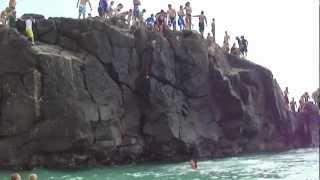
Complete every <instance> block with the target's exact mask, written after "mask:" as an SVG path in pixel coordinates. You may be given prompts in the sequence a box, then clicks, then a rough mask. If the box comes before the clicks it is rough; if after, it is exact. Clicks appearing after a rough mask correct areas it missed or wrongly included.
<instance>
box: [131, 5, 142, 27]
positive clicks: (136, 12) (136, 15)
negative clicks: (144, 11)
mask: <svg viewBox="0 0 320 180" xmlns="http://www.w3.org/2000/svg"><path fill="white" fill-rule="evenodd" d="M140 5H141V1H140V0H133V23H134V24H135V23H136V22H137V21H139V16H140V10H139V6H140Z"/></svg>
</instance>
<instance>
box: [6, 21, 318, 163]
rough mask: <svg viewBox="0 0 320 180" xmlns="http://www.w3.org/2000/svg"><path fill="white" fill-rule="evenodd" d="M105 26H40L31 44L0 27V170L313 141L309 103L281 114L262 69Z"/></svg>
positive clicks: (191, 38) (188, 35) (190, 36)
mask: <svg viewBox="0 0 320 180" xmlns="http://www.w3.org/2000/svg"><path fill="white" fill-rule="evenodd" d="M110 23H111V24H114V25H119V22H118V21H112V22H110ZM111 24H106V23H105V22H104V21H103V20H101V19H99V18H95V19H90V20H85V21H80V20H74V19H66V18H50V19H48V20H43V19H42V20H39V21H38V22H37V23H36V24H35V26H36V31H37V32H36V34H37V39H38V40H39V41H40V42H38V43H37V45H35V46H31V44H30V43H29V42H28V41H27V39H26V38H25V37H24V36H23V35H21V34H19V33H17V32H16V31H13V30H9V29H7V28H4V27H1V28H0V52H1V53H0V103H1V106H0V166H1V167H15V166H18V167H28V166H47V167H67V168H70V167H77V166H81V165H94V164H105V165H108V164H115V163H116V164H118V163H119V164H121V163H129V162H133V161H135V162H140V161H151V160H183V159H187V158H190V157H199V158H210V157H222V156H230V155H236V154H239V153H249V152H261V151H279V150H286V149H289V148H293V147H307V146H310V145H311V144H315V142H316V141H315V138H313V137H315V136H314V132H315V130H312V128H313V127H317V128H318V124H317V123H309V122H311V121H312V120H314V119H315V117H316V114H315V113H311V112H309V110H310V111H312V112H314V111H316V110H314V108H316V107H314V106H312V105H310V107H308V108H307V107H306V108H307V109H308V111H307V110H306V111H305V112H304V113H300V114H292V113H288V112H286V111H285V109H284V106H283V104H284V102H283V100H282V99H283V98H282V95H281V89H280V88H279V86H278V84H277V82H276V81H275V80H274V79H273V75H272V73H271V72H270V71H269V70H267V69H265V68H263V67H261V66H258V65H256V64H254V63H251V62H249V61H246V60H242V59H239V58H237V57H234V56H230V55H225V54H223V53H222V51H221V49H220V48H218V47H216V48H215V49H214V48H212V47H211V50H210V52H208V47H207V43H206V42H205V41H203V40H202V39H201V37H200V36H199V35H198V34H196V33H194V32H189V31H185V32H182V33H181V32H166V33H165V35H164V36H161V35H160V34H158V33H154V32H146V31H145V30H144V29H138V30H136V31H135V32H134V33H133V34H131V33H130V32H129V30H128V29H123V28H120V27H117V26H114V25H111ZM120 24H121V23H120ZM121 27H125V26H122V25H121ZM209 49H210V48H209ZM147 76H149V78H147ZM311 124H312V125H311ZM311 126H312V127H311ZM310 127H311V130H310Z"/></svg>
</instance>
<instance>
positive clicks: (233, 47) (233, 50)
mask: <svg viewBox="0 0 320 180" xmlns="http://www.w3.org/2000/svg"><path fill="white" fill-rule="evenodd" d="M230 54H232V55H235V56H236V55H238V53H237V47H236V43H233V45H232V47H231V50H230Z"/></svg>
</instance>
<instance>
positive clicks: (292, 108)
mask: <svg viewBox="0 0 320 180" xmlns="http://www.w3.org/2000/svg"><path fill="white" fill-rule="evenodd" d="M296 108H297V102H296V101H295V100H294V98H292V100H291V102H290V109H291V111H292V112H296Z"/></svg>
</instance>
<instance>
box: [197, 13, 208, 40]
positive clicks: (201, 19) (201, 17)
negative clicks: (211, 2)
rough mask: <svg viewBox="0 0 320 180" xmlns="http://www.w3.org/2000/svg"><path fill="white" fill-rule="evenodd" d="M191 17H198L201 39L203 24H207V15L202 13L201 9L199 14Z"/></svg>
mask: <svg viewBox="0 0 320 180" xmlns="http://www.w3.org/2000/svg"><path fill="white" fill-rule="evenodd" d="M193 17H198V18H199V32H200V33H201V36H202V39H203V38H204V37H203V33H204V27H205V26H204V24H206V26H208V22H207V17H206V16H205V15H204V11H201V14H200V15H196V16H193Z"/></svg>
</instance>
